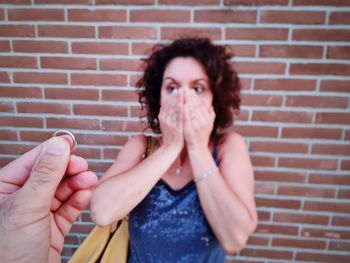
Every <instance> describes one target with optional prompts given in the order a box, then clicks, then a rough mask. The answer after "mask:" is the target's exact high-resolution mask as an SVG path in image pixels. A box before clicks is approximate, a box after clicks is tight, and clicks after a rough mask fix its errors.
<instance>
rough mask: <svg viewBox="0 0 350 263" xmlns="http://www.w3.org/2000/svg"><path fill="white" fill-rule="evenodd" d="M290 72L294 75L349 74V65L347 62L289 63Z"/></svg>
mask: <svg viewBox="0 0 350 263" xmlns="http://www.w3.org/2000/svg"><path fill="white" fill-rule="evenodd" d="M289 71H290V74H292V75H295V74H299V75H335V76H349V75H350V67H349V65H348V64H332V63H322V64H319V63H310V64H297V63H292V64H291V65H290V70H289Z"/></svg>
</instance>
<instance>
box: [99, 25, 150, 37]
mask: <svg viewBox="0 0 350 263" xmlns="http://www.w3.org/2000/svg"><path fill="white" fill-rule="evenodd" d="M98 37H99V38H120V39H156V38H157V30H156V28H155V27H136V26H101V27H100V28H99V30H98Z"/></svg>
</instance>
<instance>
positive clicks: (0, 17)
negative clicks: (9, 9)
mask: <svg viewBox="0 0 350 263" xmlns="http://www.w3.org/2000/svg"><path fill="white" fill-rule="evenodd" d="M4 18H5V10H4V9H0V20H4Z"/></svg>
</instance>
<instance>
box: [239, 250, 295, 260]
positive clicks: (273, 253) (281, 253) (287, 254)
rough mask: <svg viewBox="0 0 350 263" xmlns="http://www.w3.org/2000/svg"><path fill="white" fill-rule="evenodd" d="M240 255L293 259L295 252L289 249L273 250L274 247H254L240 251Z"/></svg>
mask: <svg viewBox="0 0 350 263" xmlns="http://www.w3.org/2000/svg"><path fill="white" fill-rule="evenodd" d="M239 254H240V256H245V257H258V258H270V259H285V260H291V259H292V258H293V252H292V251H287V250H280V249H279V250H273V249H252V248H245V249H243V250H242V251H240V253H239Z"/></svg>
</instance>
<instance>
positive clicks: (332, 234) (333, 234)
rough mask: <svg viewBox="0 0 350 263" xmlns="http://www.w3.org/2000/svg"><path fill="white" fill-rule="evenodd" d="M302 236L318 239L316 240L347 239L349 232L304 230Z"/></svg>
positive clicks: (349, 235) (324, 229)
mask: <svg viewBox="0 0 350 263" xmlns="http://www.w3.org/2000/svg"><path fill="white" fill-rule="evenodd" d="M302 236H305V237H318V238H328V239H332V238H333V239H349V238H350V231H338V230H335V229H331V228H330V229H327V228H322V229H314V228H306V229H304V230H303V231H302Z"/></svg>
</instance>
